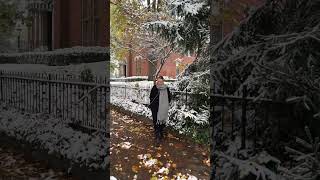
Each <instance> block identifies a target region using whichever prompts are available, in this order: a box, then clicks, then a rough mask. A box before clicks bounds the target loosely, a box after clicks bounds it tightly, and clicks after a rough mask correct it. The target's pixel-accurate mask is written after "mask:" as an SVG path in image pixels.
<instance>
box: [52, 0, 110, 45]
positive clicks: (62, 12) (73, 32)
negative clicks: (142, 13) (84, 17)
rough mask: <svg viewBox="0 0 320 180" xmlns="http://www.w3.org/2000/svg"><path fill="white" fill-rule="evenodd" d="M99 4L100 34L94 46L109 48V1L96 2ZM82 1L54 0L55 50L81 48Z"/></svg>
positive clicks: (99, 0) (100, 0) (97, 0)
mask: <svg viewBox="0 0 320 180" xmlns="http://www.w3.org/2000/svg"><path fill="white" fill-rule="evenodd" d="M95 2H96V3H98V6H97V7H98V9H97V14H98V16H99V25H98V28H99V30H98V31H99V33H98V39H99V40H98V42H97V44H92V45H94V46H104V47H108V46H109V39H110V33H109V29H110V25H109V18H110V16H109V12H110V10H109V9H110V5H109V0H108V1H106V0H103V1H102V0H95ZM81 3H82V1H81V0H54V4H53V7H54V8H53V16H54V17H53V18H54V20H53V21H54V27H53V34H54V35H53V37H54V38H53V44H54V48H55V49H57V48H67V47H72V46H81V45H82V44H83V43H82V34H81V33H82V32H81V7H82V6H81Z"/></svg>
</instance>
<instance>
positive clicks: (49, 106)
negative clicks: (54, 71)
mask: <svg viewBox="0 0 320 180" xmlns="http://www.w3.org/2000/svg"><path fill="white" fill-rule="evenodd" d="M50 80H51V74H49V81H48V88H49V89H48V103H49V104H48V109H49V114H50V113H51V82H50Z"/></svg>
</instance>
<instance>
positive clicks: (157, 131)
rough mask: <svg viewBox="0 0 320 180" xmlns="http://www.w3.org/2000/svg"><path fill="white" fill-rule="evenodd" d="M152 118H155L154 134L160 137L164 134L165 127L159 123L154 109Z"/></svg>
mask: <svg viewBox="0 0 320 180" xmlns="http://www.w3.org/2000/svg"><path fill="white" fill-rule="evenodd" d="M152 119H153V128H154V134H155V137H156V138H160V137H161V136H163V129H164V127H165V125H164V124H157V112H156V111H152Z"/></svg>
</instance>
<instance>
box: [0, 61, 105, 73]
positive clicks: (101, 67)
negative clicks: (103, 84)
mask: <svg viewBox="0 0 320 180" xmlns="http://www.w3.org/2000/svg"><path fill="white" fill-rule="evenodd" d="M85 67H88V68H89V69H91V70H92V72H93V74H95V75H100V76H106V75H107V61H100V62H94V63H82V64H72V65H68V66H48V65H44V64H1V65H0V70H5V71H13V72H33V73H66V74H80V71H81V70H82V69H84V68H85Z"/></svg>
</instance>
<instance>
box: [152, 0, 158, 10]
mask: <svg viewBox="0 0 320 180" xmlns="http://www.w3.org/2000/svg"><path fill="white" fill-rule="evenodd" d="M152 9H153V12H156V11H157V0H153V1H152Z"/></svg>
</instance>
